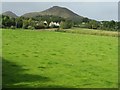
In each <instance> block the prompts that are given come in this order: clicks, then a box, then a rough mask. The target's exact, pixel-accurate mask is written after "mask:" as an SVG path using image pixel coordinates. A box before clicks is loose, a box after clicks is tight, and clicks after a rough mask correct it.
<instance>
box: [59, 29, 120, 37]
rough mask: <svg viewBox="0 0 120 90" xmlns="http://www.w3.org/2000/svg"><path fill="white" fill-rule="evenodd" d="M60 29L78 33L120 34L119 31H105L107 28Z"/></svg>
mask: <svg viewBox="0 0 120 90" xmlns="http://www.w3.org/2000/svg"><path fill="white" fill-rule="evenodd" d="M60 31H63V32H69V33H77V34H88V35H99V36H112V37H118V36H120V32H118V31H105V30H95V29H86V28H72V29H64V30H60Z"/></svg>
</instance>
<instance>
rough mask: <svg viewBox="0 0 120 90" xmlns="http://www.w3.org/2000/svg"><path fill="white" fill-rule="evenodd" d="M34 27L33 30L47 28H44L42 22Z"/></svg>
mask: <svg viewBox="0 0 120 90" xmlns="http://www.w3.org/2000/svg"><path fill="white" fill-rule="evenodd" d="M34 27H35V29H44V28H47V26H45V25H44V23H43V22H37V23H36V24H35V26H34Z"/></svg>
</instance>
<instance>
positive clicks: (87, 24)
mask: <svg viewBox="0 0 120 90" xmlns="http://www.w3.org/2000/svg"><path fill="white" fill-rule="evenodd" d="M79 27H83V28H89V29H102V30H109V31H118V30H120V22H116V21H114V20H111V21H96V20H90V21H88V20H86V21H83V22H82V23H81V24H79Z"/></svg>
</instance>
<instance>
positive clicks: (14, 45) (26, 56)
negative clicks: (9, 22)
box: [3, 30, 118, 88]
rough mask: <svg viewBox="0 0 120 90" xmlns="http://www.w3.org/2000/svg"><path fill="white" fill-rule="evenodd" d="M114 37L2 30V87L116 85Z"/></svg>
mask: <svg viewBox="0 0 120 90" xmlns="http://www.w3.org/2000/svg"><path fill="white" fill-rule="evenodd" d="M117 52H118V48H117V37H108V36H94V35H82V34H71V33H62V32H49V31H42V32H41V31H20V30H17V31H15V30H3V87H65V88H67V87H81V88H86V87H89V88H90V87H92V88H96V87H101V88H102V87H117V80H118V78H117V75H118V74H117V73H118V72H117V65H118V63H117V60H118V58H117Z"/></svg>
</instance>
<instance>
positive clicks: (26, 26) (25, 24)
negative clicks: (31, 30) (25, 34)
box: [22, 20, 29, 29]
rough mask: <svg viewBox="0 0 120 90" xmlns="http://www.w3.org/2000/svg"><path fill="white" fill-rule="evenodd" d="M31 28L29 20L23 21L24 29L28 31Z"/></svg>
mask: <svg viewBox="0 0 120 90" xmlns="http://www.w3.org/2000/svg"><path fill="white" fill-rule="evenodd" d="M28 26H29V21H28V20H23V27H22V28H24V29H27V28H28Z"/></svg>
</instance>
